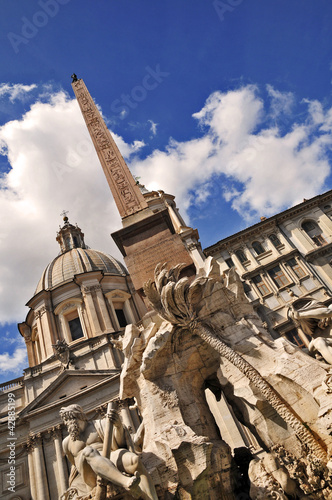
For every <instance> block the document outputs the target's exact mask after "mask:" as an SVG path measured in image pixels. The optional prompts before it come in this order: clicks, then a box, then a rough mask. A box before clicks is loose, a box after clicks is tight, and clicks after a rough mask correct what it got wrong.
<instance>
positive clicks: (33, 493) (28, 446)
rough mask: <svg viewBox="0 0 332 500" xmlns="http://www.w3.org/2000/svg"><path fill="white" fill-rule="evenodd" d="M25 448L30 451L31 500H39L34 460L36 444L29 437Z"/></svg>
mask: <svg viewBox="0 0 332 500" xmlns="http://www.w3.org/2000/svg"><path fill="white" fill-rule="evenodd" d="M25 448H26V450H27V452H28V467H29V482H30V493H31V500H38V497H37V491H36V481H35V470H34V463H33V462H34V461H33V450H34V444H33V441H32V440H31V439H30V438H29V439H28V442H27V443H26V445H25Z"/></svg>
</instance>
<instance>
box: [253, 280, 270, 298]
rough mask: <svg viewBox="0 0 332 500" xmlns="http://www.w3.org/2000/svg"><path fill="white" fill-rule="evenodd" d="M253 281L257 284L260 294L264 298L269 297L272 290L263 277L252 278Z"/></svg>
mask: <svg viewBox="0 0 332 500" xmlns="http://www.w3.org/2000/svg"><path fill="white" fill-rule="evenodd" d="M252 281H253V282H254V283H255V285H256V286H257V288H258V291H259V293H260V294H261V295H262V297H264V295H268V294H269V293H271V291H270V289H269V288H268V287H267V286H266V284H265V282H264V281H263V278H262V277H261V276H259V275H258V276H254V277H253V278H252Z"/></svg>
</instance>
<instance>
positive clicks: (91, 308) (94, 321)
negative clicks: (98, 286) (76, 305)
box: [81, 285, 102, 336]
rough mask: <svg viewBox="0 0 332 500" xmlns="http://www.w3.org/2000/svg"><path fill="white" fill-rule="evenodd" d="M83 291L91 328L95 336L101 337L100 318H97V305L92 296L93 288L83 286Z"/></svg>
mask: <svg viewBox="0 0 332 500" xmlns="http://www.w3.org/2000/svg"><path fill="white" fill-rule="evenodd" d="M81 290H82V295H83V298H84V303H85V306H86V312H87V315H88V318H89V322H90V326H91V328H92V333H93V336H94V335H99V334H100V333H102V331H101V328H100V324H99V320H98V316H97V313H96V309H95V305H94V303H93V298H92V295H91V294H92V287H90V286H85V285H83V286H82V287H81Z"/></svg>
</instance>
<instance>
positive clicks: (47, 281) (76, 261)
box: [35, 248, 128, 295]
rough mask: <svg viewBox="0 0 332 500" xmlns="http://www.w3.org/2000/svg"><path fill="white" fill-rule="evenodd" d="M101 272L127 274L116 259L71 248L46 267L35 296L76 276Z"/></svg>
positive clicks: (94, 252) (94, 251) (91, 251)
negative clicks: (90, 272)
mask: <svg viewBox="0 0 332 500" xmlns="http://www.w3.org/2000/svg"><path fill="white" fill-rule="evenodd" d="M89 271H103V272H104V273H108V274H115V275H122V276H123V275H124V274H128V273H127V270H126V268H125V267H124V266H123V265H122V264H121V263H120V262H118V261H117V260H116V259H114V258H113V257H111V256H110V255H107V254H105V253H103V252H100V251H98V250H92V249H87V248H73V249H72V250H69V251H67V252H65V253H62V254H60V255H59V256H58V257H56V258H55V259H54V260H52V262H51V263H50V264H49V265H48V266H47V267H46V269H45V271H44V272H43V274H42V277H41V278H40V280H39V283H38V285H37V288H36V291H35V295H36V294H37V293H38V292H40V291H42V290H48V289H51V288H54V287H56V286H59V285H61V284H62V283H64V282H66V281H70V280H73V279H74V276H75V275H76V274H81V273H87V272H89Z"/></svg>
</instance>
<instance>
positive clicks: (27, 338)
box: [24, 335, 38, 366]
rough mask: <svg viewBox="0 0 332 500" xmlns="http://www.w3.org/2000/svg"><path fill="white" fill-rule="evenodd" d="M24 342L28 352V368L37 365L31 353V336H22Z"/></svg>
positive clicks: (33, 354)
mask: <svg viewBox="0 0 332 500" xmlns="http://www.w3.org/2000/svg"><path fill="white" fill-rule="evenodd" d="M24 341H25V346H26V348H27V351H28V361H29V366H34V365H37V364H38V363H37V361H36V359H35V353H34V352H33V346H32V339H31V335H24Z"/></svg>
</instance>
